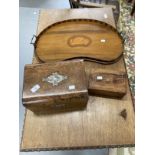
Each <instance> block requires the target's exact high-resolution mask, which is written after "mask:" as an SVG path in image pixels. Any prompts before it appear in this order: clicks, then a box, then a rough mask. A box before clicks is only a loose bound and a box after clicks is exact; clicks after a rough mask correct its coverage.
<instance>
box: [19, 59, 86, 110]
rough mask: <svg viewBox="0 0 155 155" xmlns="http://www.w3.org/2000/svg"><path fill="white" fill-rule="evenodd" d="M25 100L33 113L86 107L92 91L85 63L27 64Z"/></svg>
mask: <svg viewBox="0 0 155 155" xmlns="http://www.w3.org/2000/svg"><path fill="white" fill-rule="evenodd" d="M22 101H23V105H24V106H25V107H26V108H28V109H30V110H31V111H33V112H46V111H59V110H60V111H61V110H62V111H64V110H70V109H83V108H85V107H86V105H87V101H88V90H87V79H86V74H85V69H84V62H83V61H82V60H74V61H62V62H53V63H44V64H35V65H26V66H25V70H24V86H23V98H22Z"/></svg>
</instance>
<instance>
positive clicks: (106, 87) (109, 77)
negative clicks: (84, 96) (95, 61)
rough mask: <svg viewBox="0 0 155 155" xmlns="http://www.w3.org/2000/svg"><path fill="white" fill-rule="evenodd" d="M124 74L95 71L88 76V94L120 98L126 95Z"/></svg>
mask: <svg viewBox="0 0 155 155" xmlns="http://www.w3.org/2000/svg"><path fill="white" fill-rule="evenodd" d="M126 78H127V77H126V74H125V72H124V73H123V72H122V73H119V72H113V73H112V72H109V73H108V72H107V73H105V72H101V71H100V72H98V71H97V70H96V71H95V72H93V73H92V74H91V75H90V76H89V86H88V91H89V94H92V95H96V96H102V97H110V98H120V99H121V97H123V96H124V95H125V94H126Z"/></svg>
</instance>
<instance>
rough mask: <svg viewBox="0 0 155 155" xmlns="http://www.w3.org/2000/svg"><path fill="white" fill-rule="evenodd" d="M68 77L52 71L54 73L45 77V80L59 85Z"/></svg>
mask: <svg viewBox="0 0 155 155" xmlns="http://www.w3.org/2000/svg"><path fill="white" fill-rule="evenodd" d="M67 78H68V77H67V76H63V75H60V74H58V73H57V72H55V73H52V75H50V76H48V77H47V78H43V81H46V82H48V83H51V84H53V86H57V85H58V84H59V83H60V82H62V81H63V80H66V79H67Z"/></svg>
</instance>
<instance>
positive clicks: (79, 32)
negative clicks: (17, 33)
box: [35, 19, 123, 62]
mask: <svg viewBox="0 0 155 155" xmlns="http://www.w3.org/2000/svg"><path fill="white" fill-rule="evenodd" d="M35 50H36V54H37V56H38V58H39V59H40V60H41V61H43V62H51V61H53V60H64V59H65V60H66V59H71V58H77V57H83V58H87V59H88V58H90V59H95V60H100V61H113V60H115V59H117V58H118V57H120V55H121V54H122V52H123V41H122V38H121V36H120V35H119V34H118V32H117V30H116V29H115V28H113V27H112V26H111V25H109V24H107V23H104V22H101V21H98V20H92V19H70V20H65V21H61V22H57V23H54V24H52V25H50V26H48V27H47V28H46V29H44V30H43V31H42V32H41V33H40V34H39V35H38V36H37V39H36V42H35Z"/></svg>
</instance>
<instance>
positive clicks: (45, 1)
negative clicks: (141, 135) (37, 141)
mask: <svg viewBox="0 0 155 155" xmlns="http://www.w3.org/2000/svg"><path fill="white" fill-rule="evenodd" d="M19 6H20V10H19V11H20V12H19V27H20V29H19V38H20V39H19V55H20V57H19V63H20V65H19V79H20V81H19V82H20V83H19V86H20V88H19V94H20V95H19V96H20V99H19V101H20V102H19V127H20V136H19V138H20V139H21V135H22V128H23V121H24V113H25V109H24V107H23V106H22V102H21V97H22V86H23V71H24V65H25V64H31V63H32V56H33V50H34V49H33V46H32V45H31V44H30V41H31V38H32V36H33V34H36V29H37V21H38V13H39V10H40V8H70V5H69V1H68V0H63V1H62V0H20V1H19ZM27 154H28V155H81V154H83V155H88V154H89V155H108V149H96V150H73V151H46V152H44V151H42V152H20V155H27Z"/></svg>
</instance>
